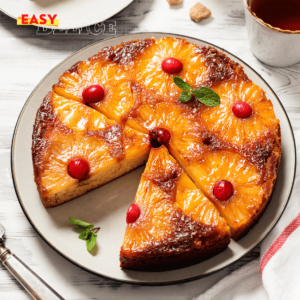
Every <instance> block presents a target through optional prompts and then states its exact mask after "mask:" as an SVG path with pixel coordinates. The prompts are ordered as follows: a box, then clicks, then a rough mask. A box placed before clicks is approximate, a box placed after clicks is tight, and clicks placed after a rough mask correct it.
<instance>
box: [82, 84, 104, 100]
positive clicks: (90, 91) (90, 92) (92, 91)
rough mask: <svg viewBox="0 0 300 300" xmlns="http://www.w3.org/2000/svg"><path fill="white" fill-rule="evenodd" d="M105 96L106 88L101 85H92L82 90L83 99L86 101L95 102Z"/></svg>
mask: <svg viewBox="0 0 300 300" xmlns="http://www.w3.org/2000/svg"><path fill="white" fill-rule="evenodd" d="M103 97H104V89H103V87H102V86H100V85H97V84H96V85H91V86H89V87H88V88H86V89H85V90H84V91H83V92H82V99H83V101H84V102H86V103H95V102H99V101H100V100H102V98H103Z"/></svg>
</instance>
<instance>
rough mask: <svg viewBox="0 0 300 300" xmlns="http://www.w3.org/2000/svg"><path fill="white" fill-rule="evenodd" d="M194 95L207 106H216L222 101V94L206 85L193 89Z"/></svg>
mask: <svg viewBox="0 0 300 300" xmlns="http://www.w3.org/2000/svg"><path fill="white" fill-rule="evenodd" d="M193 95H194V96H195V97H196V98H197V99H198V100H199V101H200V102H201V103H203V104H204V105H206V106H210V107H215V106H218V105H220V103H221V99H220V96H219V95H218V94H217V93H216V92H214V91H213V90H212V89H210V88H208V87H206V86H203V87H200V88H199V89H197V90H193Z"/></svg>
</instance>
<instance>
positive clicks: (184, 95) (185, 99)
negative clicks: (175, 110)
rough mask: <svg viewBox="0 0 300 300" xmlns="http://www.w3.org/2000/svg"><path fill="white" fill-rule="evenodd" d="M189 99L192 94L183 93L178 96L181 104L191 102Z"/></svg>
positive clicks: (188, 92)
mask: <svg viewBox="0 0 300 300" xmlns="http://www.w3.org/2000/svg"><path fill="white" fill-rule="evenodd" d="M191 98H192V92H190V91H183V92H182V93H181V94H180V96H179V100H180V101H181V102H188V101H190V100H191Z"/></svg>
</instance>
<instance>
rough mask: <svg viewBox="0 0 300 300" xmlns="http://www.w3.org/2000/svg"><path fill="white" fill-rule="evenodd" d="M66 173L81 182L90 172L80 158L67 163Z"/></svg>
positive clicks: (87, 165) (86, 164)
mask: <svg viewBox="0 0 300 300" xmlns="http://www.w3.org/2000/svg"><path fill="white" fill-rule="evenodd" d="M68 171H69V174H70V176H71V177H73V178H75V179H78V180H83V179H86V177H87V176H88V174H89V172H90V166H89V164H88V163H87V162H86V161H85V160H84V159H82V158H73V159H72V160H71V161H70V163H69V167H68Z"/></svg>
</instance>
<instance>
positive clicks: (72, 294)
mask: <svg viewBox="0 0 300 300" xmlns="http://www.w3.org/2000/svg"><path fill="white" fill-rule="evenodd" d="M201 2H202V3H203V4H205V5H207V6H208V7H209V8H211V10H212V17H211V18H209V19H207V20H203V21H202V22H200V23H198V24H196V23H194V22H192V21H191V20H190V18H189V15H188V12H189V9H190V7H191V6H192V5H194V4H195V3H196V0H184V3H183V4H181V5H178V6H176V7H171V8H170V7H169V5H168V4H167V2H166V1H165V0H135V1H134V3H132V4H131V5H130V6H129V7H127V8H126V9H125V10H124V11H122V12H121V13H119V14H118V15H116V16H115V17H114V18H112V19H111V20H112V21H116V34H117V35H122V34H126V33H131V32H136V31H158V32H170V33H178V34H185V35H189V36H192V37H196V38H200V39H203V40H205V41H208V42H210V43H213V44H216V45H218V46H220V47H223V48H224V49H226V50H228V51H230V52H232V53H233V54H235V55H237V56H238V57H240V58H241V59H243V60H244V61H245V62H246V63H248V64H249V65H250V66H252V67H253V68H254V69H255V70H256V71H257V72H258V73H260V74H261V75H262V76H263V78H264V79H265V80H266V81H267V82H268V83H269V84H270V85H271V87H272V88H273V89H274V90H275V92H276V93H277V94H278V96H279V97H280V99H281V101H282V103H283V105H284V106H285V108H286V110H287V112H288V115H289V117H290V119H291V122H292V126H293V128H294V130H297V129H298V130H299V129H300V82H299V81H300V64H297V65H295V66H293V67H290V68H286V69H276V68H270V67H268V66H266V65H263V64H262V63H260V62H259V61H258V60H257V59H256V58H255V57H254V56H253V55H252V53H251V51H250V49H249V45H248V42H247V34H246V28H245V19H244V12H243V1H242V0H202V1H201ZM36 30H37V29H36V28H35V27H30V26H17V25H16V21H15V20H13V19H10V18H9V17H7V16H6V15H4V14H3V13H1V12H0V101H1V102H0V103H1V109H0V170H1V172H0V222H1V223H2V224H3V225H4V226H5V227H6V228H7V235H6V241H7V242H6V245H7V247H9V248H10V249H11V250H12V251H13V252H14V253H15V254H17V255H18V256H19V257H20V258H21V259H22V260H23V261H24V262H25V263H26V264H28V265H29V266H30V267H31V268H32V269H33V270H34V271H35V272H36V273H37V274H39V275H40V276H41V277H42V278H43V279H44V280H45V281H47V282H48V283H49V284H50V285H51V286H52V287H53V288H54V289H55V290H57V291H58V292H59V293H60V294H61V295H62V296H63V297H64V298H66V299H74V300H75V299H78V300H84V299H172V300H175V299H191V298H192V297H193V296H195V295H197V294H199V293H201V292H203V291H205V290H206V289H207V288H209V287H210V286H211V285H212V284H214V283H215V282H216V281H218V280H219V279H220V278H222V277H223V276H225V275H226V274H228V273H229V272H231V271H232V270H233V269H236V268H237V267H239V266H240V265H243V264H245V263H246V262H248V261H250V260H252V259H253V258H255V257H258V256H259V247H257V248H256V249H255V250H254V251H253V252H252V253H250V254H249V255H247V257H245V258H244V259H242V260H241V261H239V262H238V263H236V264H234V265H233V266H230V267H228V268H227V269H225V270H223V271H220V272H218V273H216V274H214V275H212V276H210V277H206V278H204V279H201V280H197V281H194V282H190V283H185V284H178V285H174V286H163V287H144V286H133V285H128V284H121V283H118V282H115V281H111V280H108V279H104V278H101V277H97V276H95V275H92V274H89V273H87V272H86V271H83V270H81V269H79V268H78V267H76V266H74V265H73V264H71V263H70V262H68V261H66V260H65V259H64V258H62V257H61V256H60V255H59V254H57V253H56V252H55V251H54V250H52V249H51V248H50V247H49V246H48V245H47V244H46V243H45V242H44V241H43V240H42V239H41V238H40V237H39V236H38V235H37V233H36V232H35V231H34V229H33V228H32V227H31V226H30V224H29V222H28V221H27V219H26V217H25V216H24V214H23V211H22V209H21V207H20V205H19V202H18V200H17V197H16V195H15V191H14V187H13V183H12V178H11V169H10V147H11V139H12V135H13V130H14V126H15V123H16V121H17V118H18V115H19V113H20V111H21V109H22V107H23V105H24V103H25V101H26V99H27V97H28V96H29V94H30V93H31V91H32V90H33V89H34V87H35V86H36V85H37V84H38V82H39V81H40V80H41V79H42V78H43V77H44V76H45V75H46V74H47V73H48V72H49V71H50V70H51V69H52V68H53V67H54V66H55V65H56V64H57V63H59V62H60V61H61V60H63V59H64V58H66V57H67V56H68V55H70V54H72V53H74V52H75V51H77V50H79V49H81V48H83V47H85V46H87V45H89V44H91V43H94V42H96V41H98V40H101V39H104V38H107V37H109V36H107V35H102V34H100V35H91V34H89V35H53V34H50V35H42V36H41V35H37V34H36ZM295 51H297V50H296V49H295ZM28 172H31V170H28ZM0 299H1V300H23V299H29V296H28V295H27V294H26V292H25V291H24V290H23V288H22V287H21V286H20V285H19V284H18V283H17V282H16V281H15V280H14V279H13V278H12V277H11V276H10V274H9V273H8V272H7V271H6V270H5V269H4V268H2V267H1V266H0Z"/></svg>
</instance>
